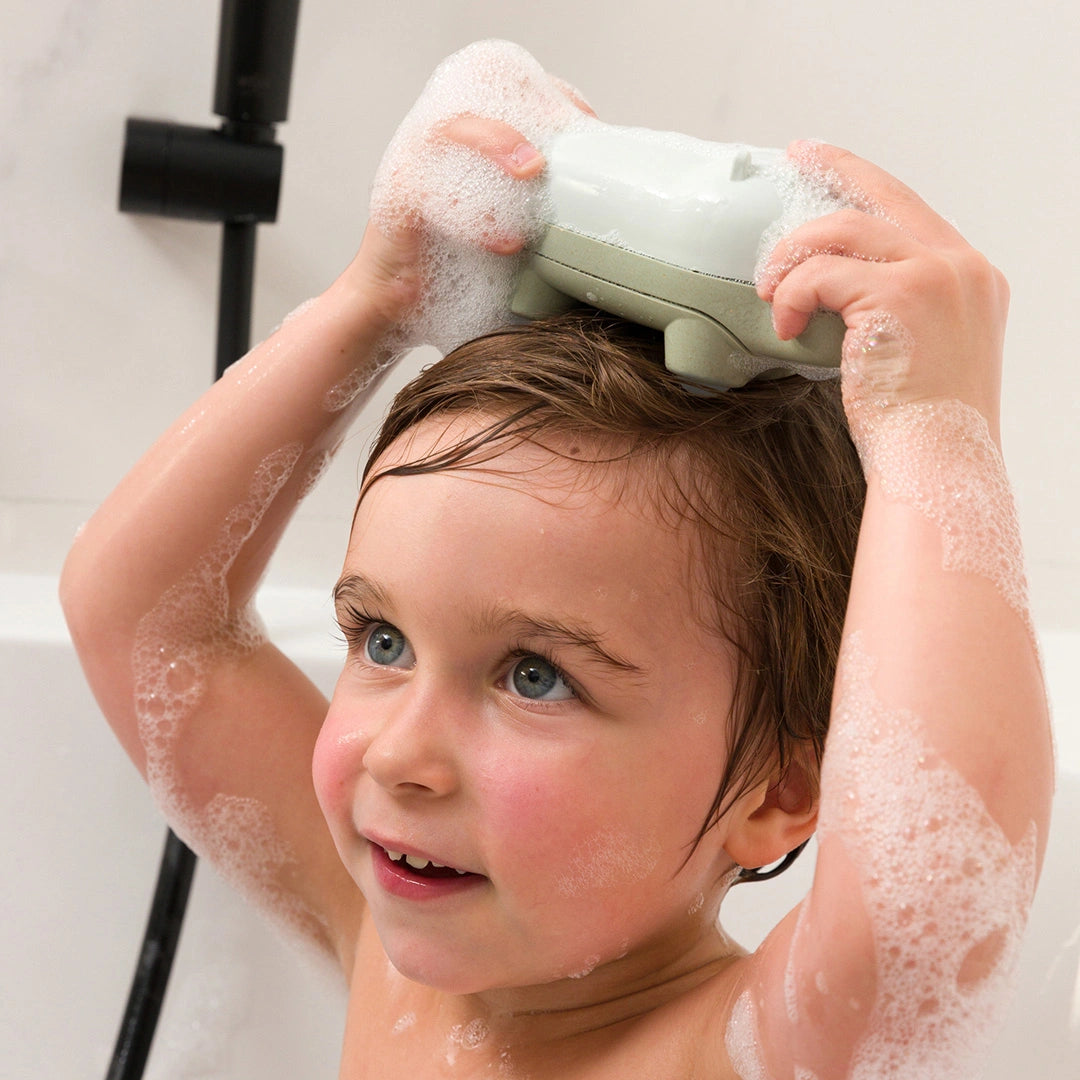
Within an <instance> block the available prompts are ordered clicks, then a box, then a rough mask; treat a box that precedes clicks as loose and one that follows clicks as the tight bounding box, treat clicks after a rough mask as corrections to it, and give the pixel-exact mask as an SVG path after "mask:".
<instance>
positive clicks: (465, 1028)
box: [446, 1017, 490, 1066]
mask: <svg viewBox="0 0 1080 1080" xmlns="http://www.w3.org/2000/svg"><path fill="white" fill-rule="evenodd" d="M489 1034H490V1032H489V1031H488V1026H487V1024H486V1023H485V1022H484V1021H483V1020H481V1019H479V1017H478V1018H477V1019H475V1020H470V1021H469V1022H468V1023H467V1024H455V1025H454V1026H453V1027H452V1028H451V1029H450V1034H449V1035H448V1036H447V1049H446V1064H447V1065H450V1066H454V1065H456V1064H457V1059H458V1051H459V1050H479V1049H480V1047H481V1046H483V1045H484V1043H485V1042H487V1038H488V1035H489Z"/></svg>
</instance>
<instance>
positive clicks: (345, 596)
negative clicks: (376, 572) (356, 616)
mask: <svg viewBox="0 0 1080 1080" xmlns="http://www.w3.org/2000/svg"><path fill="white" fill-rule="evenodd" d="M333 598H334V607H335V608H337V607H340V606H341V605H343V604H353V605H355V606H356V607H358V608H361V609H365V608H368V607H373V608H388V607H389V606H390V598H389V597H388V596H387V595H386V590H385V589H383V588H382V587H381V586H380V585H379V584H378V583H376V582H374V581H372V580H370V579H369V578H366V577H364V576H363V575H362V574H346V575H345V576H344V577H342V578H341V579H340V580H339V581H338V583H337V584H336V585H335V586H334V592H333Z"/></svg>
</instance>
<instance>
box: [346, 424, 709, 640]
mask: <svg viewBox="0 0 1080 1080" xmlns="http://www.w3.org/2000/svg"><path fill="white" fill-rule="evenodd" d="M490 423H491V417H489V416H473V417H464V416H457V417H453V418H451V419H450V420H449V421H447V420H446V419H445V418H440V419H438V420H428V421H424V422H423V423H421V424H419V425H417V426H415V427H414V428H412V429H410V430H409V431H408V432H406V433H404V434H403V435H402V436H401V437H400V438H399V439H397V440H396V441H395V442H394V443H392V444H391V445H390V446H389V447H388V448H387V450H386V451H385V452H384V453H383V454H382V456H381V457H380V459H379V460H378V461H377V462H376V463H375V465H374V467H373V469H372V471H371V477H372V478H374V479H369V481H368V483H367V485H366V486H365V490H364V492H363V494H362V497H361V501H360V504H359V506H358V509H357V515H356V520H355V525H354V530H353V534H352V538H351V541H350V562H352V561H354V560H356V559H358V558H359V559H362V560H363V561H364V562H370V561H371V560H372V559H374V560H375V561H376V562H378V561H381V558H382V555H385V554H386V553H387V552H388V551H389V550H390V549H389V548H388V547H387V546H385V540H386V538H387V536H388V530H389V534H392V535H395V536H396V538H397V539H396V540H395V544H396V543H397V542H402V543H408V544H409V549H410V551H413V552H419V550H420V547H421V543H420V538H421V537H423V538H424V541H425V542H426V544H427V548H426V551H427V553H428V554H429V555H430V554H431V553H432V552H437V553H438V555H439V557H440V560H441V561H443V562H446V561H447V560H457V562H458V564H459V571H458V572H459V573H460V574H461V575H462V577H461V580H462V582H463V583H464V581H466V580H467V579H468V578H469V577H470V575H472V574H473V572H474V571H475V566H476V562H477V560H478V559H480V558H481V553H483V559H484V562H485V565H486V567H487V568H488V569H489V570H491V571H492V573H491V574H489V575H488V577H489V578H491V577H493V576H495V571H496V570H497V569H498V568H503V569H505V570H506V572H507V582H506V588H507V589H509V588H510V583H511V582H516V583H517V586H518V590H519V591H520V590H521V589H523V588H524V584H525V581H526V580H527V579H532V578H533V577H535V576H536V575H537V574H539V575H541V576H545V575H546V578H547V584H548V586H549V591H552V592H557V591H558V582H557V581H556V580H555V579H559V580H561V581H562V582H564V584H565V588H564V590H563V593H564V596H566V595H570V594H572V592H573V590H575V589H576V590H579V591H580V590H582V589H585V591H586V594H587V595H588V596H590V597H593V598H595V597H597V596H600V595H601V594H603V593H604V592H605V590H606V591H607V592H608V594H611V593H614V594H617V595H619V596H621V597H623V598H624V599H625V600H626V602H628V603H629V602H630V601H631V600H634V601H635V604H634V606H635V607H636V606H638V605H637V603H636V602H637V601H640V600H642V599H643V598H644V597H645V596H646V595H648V596H649V597H651V599H652V601H653V602H654V603H657V604H663V606H664V608H665V610H671V609H674V608H678V609H679V617H680V618H683V619H686V618H688V617H690V618H692V619H693V621H694V622H695V623H704V624H711V623H712V620H711V619H708V618H702V608H704V607H707V606H708V603H707V601H706V600H705V599H704V598H705V596H706V594H707V583H706V580H705V578H704V576H703V575H702V574H701V573H700V572H699V566H700V562H701V560H700V557H699V544H698V540H697V534H696V531H695V530H694V529H693V528H691V527H690V526H689V525H688V524H687V523H686V522H685V521H679V520H667V519H666V518H667V517H669V516H665V515H662V514H661V513H660V510H659V509H658V504H661V503H662V502H663V500H658V499H657V498H656V492H655V487H656V484H657V479H658V476H659V474H660V473H661V472H662V470H660V469H658V467H657V466H656V464H655V462H653V461H651V460H649V459H644V458H642V457H635V456H629V455H627V453H626V446H625V445H619V444H617V443H615V442H614V441H610V440H599V439H591V438H588V437H577V436H573V435H570V434H567V433H560V434H554V435H552V436H551V437H550V438H549V437H547V436H545V441H544V445H539V444H538V443H536V442H533V441H515V440H514V439H509V440H504V441H503V443H502V444H501V447H494V448H490V449H489V450H485V451H481V452H480V453H478V454H474V455H472V456H471V457H470V459H468V461H467V463H466V464H463V465H458V466H453V467H450V468H445V469H439V470H438V471H433V472H425V473H420V474H417V475H406V476H400V475H397V476H395V475H385V474H386V472H387V471H388V470H393V469H395V468H398V467H401V466H407V465H413V464H414V463H416V462H419V461H423V460H425V459H427V458H429V457H432V456H435V455H438V454H439V453H441V452H444V451H446V450H447V449H448V448H451V447H454V446H457V445H459V444H461V442H462V440H465V439H468V438H469V437H470V436H472V435H475V434H477V433H478V432H480V431H483V430H485V429H487V428H488V427H489V426H490ZM406 535H407V536H408V538H409V539H408V540H406ZM380 540H381V541H383V543H382V544H380Z"/></svg>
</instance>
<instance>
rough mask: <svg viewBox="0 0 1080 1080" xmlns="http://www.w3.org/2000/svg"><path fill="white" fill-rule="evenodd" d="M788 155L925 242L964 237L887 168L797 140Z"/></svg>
mask: <svg viewBox="0 0 1080 1080" xmlns="http://www.w3.org/2000/svg"><path fill="white" fill-rule="evenodd" d="M788 157H789V159H790V160H791V161H792V163H793V164H794V165H795V166H796V167H797V168H798V169H799V170H800V171H802V172H805V173H807V174H810V175H815V174H816V175H817V176H819V177H821V178H822V179H824V180H825V182H826V183H827V184H828V185H829V187H830V188H831V189H832V190H833V191H834V192H835V193H836V194H838V195H842V196H845V197H846V198H848V199H850V200H851V202H852V203H854V204H855V205H856V206H858V207H859V208H860V209H862V210H866V211H868V212H870V213H877V214H883V215H884V216H885V217H887V218H889V219H891V220H893V221H895V222H896V223H897V224H898V225H899V226H900V227H901V228H903V229H906V230H907V231H908V232H910V233H911V234H912V235H913V236H916V237H918V238H919V239H920V240H922V241H923V243H926V244H953V243H956V242H957V241H958V240H960V241H962V239H963V238H962V237H961V235H960V233H959V232H957V230H956V229H955V228H954V227H953V226H952V225H950V224H949V222H947V221H946V220H945V219H944V218H943V217H942V216H941V215H940V214H938V213H937V211H935V210H934V209H933V208H932V207H930V206H929V205H927V203H926V202H924V201H923V200H922V199H921V198H920V197H919V196H918V195H917V194H916V193H915V192H914V191H912V189H911V188H909V187H908V186H907V185H906V184H904V183H902V182H901V181H899V180H897V179H896V177H895V176H892V175H890V174H889V173H887V172H886V171H885V170H884V169H882V168H879V167H878V166H877V165H874V164H873V163H871V162H869V161H866V160H865V159H863V158H860V157H858V156H857V155H855V154H853V153H851V151H850V150H844V149H842V148H840V147H838V146H830V145H829V144H828V143H818V142H794V143H792V144H791V145H790V146H789V147H788Z"/></svg>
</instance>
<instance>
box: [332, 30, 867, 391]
mask: <svg viewBox="0 0 1080 1080" xmlns="http://www.w3.org/2000/svg"><path fill="white" fill-rule="evenodd" d="M468 115H474V116H480V117H484V118H487V119H492V120H498V121H502V122H503V123H506V124H509V125H510V126H512V127H513V128H515V129H516V130H518V131H520V132H521V133H522V134H523V135H524V136H525V138H526V139H528V141H530V142H531V143H533V145H535V146H537V147H538V148H539V149H540V150H541V151H542V152H543V151H544V150H545V147H546V146H548V145H549V144H550V142H551V140H552V138H553V137H554V136H555V135H557V134H560V133H563V132H567V131H582V132H586V133H587V132H589V131H593V132H596V133H598V134H600V133H605V132H611V131H613V130H614V129H613V128H612V126H611V125H607V124H604V123H602V122H601V121H599V120H596V119H595V118H593V117H590V116H588V115H586V114H585V113H583V112H581V111H580V110H579V109H578V108H577V106H576V105H575V103H574V101H573V99H572V97H571V96H570V95H569V94H568V93H567V92H566V90H565V88H564V84H562V83H561V82H560V81H559V80H558V79H555V78H553V77H552V76H550V75H548V74H547V73H546V72H545V71H544V70H543V68H542V67H541V66H540V64H539V63H538V62H537V61H536V60H535V59H534V58H533V57H532V56H530V55H529V53H527V52H526V51H525V50H524V49H522V48H520V47H519V46H517V45H513V44H510V43H509V42H504V41H480V42H476V43H474V44H472V45H470V46H468V47H466V48H465V49H463V50H461V51H460V52H458V53H455V54H454V55H453V56H451V57H449V58H448V59H447V60H445V61H443V63H442V64H440V65H439V67H438V68H437V69H436V71H435V73H434V74H433V75H432V77H431V79H430V80H429V82H428V84H427V86H426V87H425V88H424V91H423V93H422V94H421V96H420V98H419V99H418V100H417V102H416V104H415V105H414V106H413V108H412V110H411V111H410V112H409V114H408V115H407V116H406V118H405V120H404V121H403V123H402V124H401V126H400V127H399V128H398V131H397V132H396V134H395V135H394V137H393V139H392V140H391V142H390V145H389V146H388V148H387V150H386V153H385V155H384V157H383V159H382V162H381V163H380V165H379V168H378V171H377V174H376V177H375V182H374V185H373V189H372V195H371V218H372V221H373V222H374V223H375V224H376V225H377V226H378V227H379V228H381V229H382V230H383V231H384V232H392V231H393V230H394V229H395V228H397V227H400V225H401V224H402V223H403V222H410V223H418V222H420V221H422V222H423V223H424V225H425V229H424V234H423V244H422V246H423V250H422V255H421V274H422V279H423V282H424V287H423V294H422V297H421V300H420V301H419V302H418V304H417V306H416V308H415V310H414V311H413V312H412V313H411V315H410V316H409V318H408V320H407V321H406V323H405V324H404V325H403V326H401V327H400V328H399V329H398V330H397V331H395V333H394V338H393V340H392V341H389V342H388V343H387V344H388V347H389V350H390V351H391V352H393V353H399V352H400V351H402V350H403V349H405V348H408V347H412V346H415V345H420V344H431V345H434V346H435V347H436V348H438V349H439V350H440V351H442V352H444V353H445V352H447V351H449V350H450V349H452V348H454V347H455V346H457V345H459V344H461V343H462V342H464V341H467V340H469V339H471V338H474V337H477V336H479V335H480V334H483V333H487V332H490V331H492V330H494V329H496V328H498V327H500V326H503V325H505V324H506V323H508V322H512V321H514V316H512V315H511V313H510V310H509V302H510V298H511V295H512V292H513V286H514V282H515V279H516V277H517V274H518V272H519V271H520V269H521V267H522V265H523V260H524V256H522V255H517V256H504V255H494V254H492V253H491V252H489V251H486V250H484V244H485V243H490V242H491V241H493V240H498V239H504V238H508V237H513V238H516V239H520V240H523V241H530V240H534V239H536V238H537V237H539V235H540V234H541V233H542V231H543V228H544V224H545V222H546V221H548V220H551V205H550V200H549V199H548V197H547V189H546V185H545V183H544V178H543V176H541V177H540V178H538V179H535V180H529V181H521V180H516V179H512V178H511V177H509V176H508V175H507V174H506V173H505V172H503V171H502V169H500V168H499V167H498V166H496V165H494V164H493V163H492V162H490V161H489V160H487V159H486V158H485V157H483V156H482V155H481V154H479V153H477V152H475V151H472V150H468V149H465V148H464V147H462V146H460V145H458V144H456V143H454V142H451V141H450V140H449V139H447V138H446V137H445V135H444V134H443V132H445V130H446V129H447V125H448V124H450V123H451V122H452V121H454V120H455V119H457V118H460V117H463V116H468ZM625 130H626V131H627V132H628V134H631V135H633V134H634V133H635V131H636V133H637V137H638V138H641V139H647V140H648V141H649V143H650V145H655V147H656V152H657V153H658V154H663V153H664V152H665V151H670V152H671V153H672V154H683V155H685V153H686V152H687V149H686V148H687V145H688V144H691V143H692V144H693V145H694V148H695V153H697V154H699V155H700V154H705V155H707V154H708V153H709V152H710V150H712V151H717V150H718V148H719V146H720V144H716V143H706V142H703V141H702V140H693V139H691V138H690V137H689V136H686V135H682V134H680V133H677V132H656V131H645V130H643V129H625ZM758 172H759V173H760V174H761V175H763V176H766V177H767V178H768V179H770V180H771V181H772V182H773V183H774V184H775V186H776V188H777V190H778V192H779V193H780V196H781V201H782V203H783V212H782V214H781V216H780V218H779V219H778V220H777V221H776V222H775V223H774V224H773V226H772V227H771V228H770V229H768V230H767V231H766V234H765V236H764V237H763V238H762V245H761V251H760V256H759V260H758V264H759V266H761V265H763V263H764V262H765V261H766V260H767V258H768V255H769V254H770V253H771V251H772V249H773V247H774V245H775V243H776V242H777V241H778V240H779V239H780V237H781V236H783V235H784V234H785V233H787V232H789V231H790V230H791V229H793V228H795V227H797V226H798V225H801V224H803V223H804V222H806V221H809V220H811V219H812V218H815V217H819V216H821V215H822V214H823V213H829V212H831V211H833V210H837V209H840V208H841V207H843V206H847V205H851V204H850V201H849V200H848V199H847V197H846V196H845V195H843V194H838V193H837V192H836V191H835V190H834V187H833V186H832V185H831V182H830V180H829V178H828V177H827V176H823V175H819V174H815V173H813V171H812V170H811V171H807V170H806V169H804V168H800V167H796V166H795V165H794V164H792V163H790V162H787V161H785V160H778V161H770V162H769V163H768V164H764V165H762V166H760V167H759V168H758ZM613 183H614V181H613ZM601 194H603V193H601ZM608 194H609V195H610V194H611V193H610V192H609V193H608ZM600 201H601V202H603V199H600ZM579 231H585V232H586V234H587V235H597V234H592V233H589V232H588V230H582V229H579ZM597 238H598V239H601V240H605V241H606V242H608V243H616V244H618V243H620V236H619V235H618V233H617V232H612V231H611V230H607V231H604V233H603V235H597ZM645 254H650V252H645ZM746 362H747V363H752V362H753V361H752V360H750V359H747V361H746ZM768 366H769V367H771V368H776V367H777V366H778V365H777V362H776V361H771V362H770V363H769V365H768ZM814 374H815V375H817V376H818V377H820V372H819V370H818V369H814ZM356 392H357V388H356V387H355V386H353V385H351V384H349V385H343V386H342V387H340V388H338V389H337V390H336V391H335V394H334V397H333V399H332V402H331V407H340V402H341V401H344V400H351V396H355V393H356ZM350 395H351V396H350Z"/></svg>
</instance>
